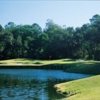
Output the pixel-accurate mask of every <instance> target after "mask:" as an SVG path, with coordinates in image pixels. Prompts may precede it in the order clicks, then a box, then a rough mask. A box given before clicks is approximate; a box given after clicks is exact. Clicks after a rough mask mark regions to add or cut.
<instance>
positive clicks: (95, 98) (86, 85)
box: [55, 75, 100, 100]
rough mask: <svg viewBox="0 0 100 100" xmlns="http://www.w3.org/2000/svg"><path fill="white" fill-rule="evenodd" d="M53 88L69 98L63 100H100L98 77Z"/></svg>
mask: <svg viewBox="0 0 100 100" xmlns="http://www.w3.org/2000/svg"><path fill="white" fill-rule="evenodd" d="M55 87H57V88H58V90H57V91H59V92H60V93H62V94H65V95H67V96H69V97H68V98H65V99H63V100H100V75H97V76H93V77H89V78H84V79H79V80H75V81H70V82H66V83H62V84H57V85H55Z"/></svg>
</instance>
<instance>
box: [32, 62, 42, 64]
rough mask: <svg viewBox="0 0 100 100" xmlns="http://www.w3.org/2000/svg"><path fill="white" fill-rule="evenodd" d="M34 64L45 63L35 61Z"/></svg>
mask: <svg viewBox="0 0 100 100" xmlns="http://www.w3.org/2000/svg"><path fill="white" fill-rule="evenodd" d="M33 64H43V63H41V62H35V63H33Z"/></svg>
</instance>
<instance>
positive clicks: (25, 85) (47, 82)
mask: <svg viewBox="0 0 100 100" xmlns="http://www.w3.org/2000/svg"><path fill="white" fill-rule="evenodd" d="M0 73H1V74H0V100H57V99H60V98H63V97H64V96H63V95H60V94H57V92H56V90H55V89H54V85H55V84H57V83H61V82H65V81H68V80H69V79H71V80H72V76H70V77H69V78H68V77H67V74H68V73H65V72H63V71H56V70H55V71H52V70H50V71H49V72H48V71H47V70H24V69H23V70H0ZM59 75H60V76H59ZM79 75H80V76H81V77H79ZM65 76H66V77H65ZM83 77H88V75H81V74H78V76H77V77H76V78H83ZM73 79H75V78H73Z"/></svg>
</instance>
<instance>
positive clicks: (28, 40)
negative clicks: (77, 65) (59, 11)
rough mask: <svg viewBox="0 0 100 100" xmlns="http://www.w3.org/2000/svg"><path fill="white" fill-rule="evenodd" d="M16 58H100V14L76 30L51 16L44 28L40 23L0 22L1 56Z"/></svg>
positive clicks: (2, 57) (0, 57) (3, 57)
mask: <svg viewBox="0 0 100 100" xmlns="http://www.w3.org/2000/svg"><path fill="white" fill-rule="evenodd" d="M50 57H51V58H50ZM12 58H32V59H49V58H50V59H61V58H73V59H94V60H100V15H98V14H96V15H94V16H93V17H92V18H91V19H90V23H87V24H84V25H82V26H81V27H77V28H75V29H74V28H73V27H66V26H63V27H61V26H59V25H57V24H55V23H54V22H53V21H52V20H50V19H49V20H47V22H46V26H45V28H44V29H42V28H41V27H40V26H39V25H38V24H37V23H34V24H32V25H16V24H14V22H9V23H8V24H7V25H5V27H4V28H3V27H2V25H0V59H12Z"/></svg>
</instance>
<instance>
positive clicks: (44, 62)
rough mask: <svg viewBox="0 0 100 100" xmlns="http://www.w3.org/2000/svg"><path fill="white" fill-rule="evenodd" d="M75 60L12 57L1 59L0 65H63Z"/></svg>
mask: <svg viewBox="0 0 100 100" xmlns="http://www.w3.org/2000/svg"><path fill="white" fill-rule="evenodd" d="M73 62H74V60H71V59H60V60H34V59H26V58H24V59H10V60H1V61H0V65H21V64H22V65H33V66H34V65H40V66H41V65H51V64H56V65H59V64H61V65H63V64H69V63H73Z"/></svg>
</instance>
